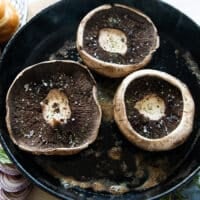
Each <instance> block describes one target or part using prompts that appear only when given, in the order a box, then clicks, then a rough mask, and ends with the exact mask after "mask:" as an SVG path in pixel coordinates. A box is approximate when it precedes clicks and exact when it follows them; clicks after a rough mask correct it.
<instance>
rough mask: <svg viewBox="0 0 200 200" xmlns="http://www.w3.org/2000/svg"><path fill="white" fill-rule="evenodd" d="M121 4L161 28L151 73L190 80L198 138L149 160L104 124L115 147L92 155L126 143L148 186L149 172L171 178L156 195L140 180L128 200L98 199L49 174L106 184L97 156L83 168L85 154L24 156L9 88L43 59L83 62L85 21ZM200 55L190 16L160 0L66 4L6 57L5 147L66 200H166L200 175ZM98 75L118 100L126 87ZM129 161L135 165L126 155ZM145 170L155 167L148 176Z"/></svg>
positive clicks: (1, 128)
mask: <svg viewBox="0 0 200 200" xmlns="http://www.w3.org/2000/svg"><path fill="white" fill-rule="evenodd" d="M116 2H117V3H123V4H127V5H130V6H134V7H136V8H138V9H140V10H142V11H143V12H145V13H146V14H147V15H149V16H150V17H151V19H152V20H153V21H154V23H155V25H156V26H157V28H158V32H159V35H160V37H161V45H160V48H159V49H158V51H157V52H156V53H155V55H154V57H153V59H152V61H151V63H149V65H148V66H147V68H154V69H158V70H162V71H166V72H168V73H170V74H172V75H174V76H176V77H178V78H179V79H181V80H182V81H184V82H185V83H186V84H187V85H188V87H189V88H190V90H191V93H192V95H193V97H194V100H195V104H196V113H195V123H194V130H193V133H192V135H191V137H190V138H189V139H188V141H187V142H186V143H185V144H184V145H182V146H181V147H179V148H177V149H175V150H173V151H170V152H162V153H149V152H145V151H142V150H140V149H138V148H136V147H134V146H133V145H131V144H129V143H128V142H127V141H126V140H124V138H122V137H121V135H120V134H118V132H119V130H118V129H117V127H116V125H115V124H114V123H113V122H105V120H103V123H102V126H101V128H100V134H99V135H100V136H101V137H103V139H104V141H109V142H103V143H102V142H99V140H97V142H95V143H94V145H92V146H91V147H90V149H93V150H94V151H95V150H96V149H97V148H98V147H101V149H106V150H109V149H110V148H111V147H112V146H113V142H116V141H118V140H119V141H121V143H122V146H123V148H124V149H125V152H126V153H127V155H128V157H130V156H132V160H133V162H132V163H133V164H129V165H130V167H132V168H133V169H134V170H136V171H137V169H138V168H143V169H144V171H145V173H144V174H145V176H144V177H143V179H142V180H143V181H144V180H145V181H148V180H150V179H151V178H152V177H151V170H149V167H151V169H152V167H154V169H161V170H162V173H161V174H159V176H162V175H163V178H162V177H161V179H160V180H159V181H158V182H160V184H158V185H155V186H154V185H152V187H150V188H149V189H145V190H139V191H136V188H137V187H139V186H140V184H141V185H142V183H144V182H142V181H141V180H140V181H139V182H137V183H138V184H136V185H134V186H133V189H132V191H131V192H128V193H126V194H124V195H121V196H115V195H111V194H106V193H96V192H92V191H91V190H83V189H80V188H76V187H75V188H73V187H72V188H65V185H63V184H62V182H61V181H60V180H59V179H58V178H55V176H54V175H53V174H52V173H51V172H50V171H49V170H48V169H49V168H51V169H54V170H56V171H58V172H59V173H61V174H63V176H69V175H73V176H74V177H77V178H79V175H81V173H83V174H84V176H87V178H88V179H92V180H93V179H94V178H96V177H98V178H99V177H100V175H99V174H97V173H96V171H97V169H96V168H95V167H94V166H96V164H97V163H96V162H98V160H96V159H95V158H94V157H90V158H89V159H85V162H84V163H83V162H82V160H83V159H81V156H82V154H80V155H76V156H71V157H56V156H52V157H49V156H47V157H46V156H33V155H30V154H28V153H25V152H23V151H21V150H19V149H18V148H17V147H16V146H15V145H14V144H13V143H12V142H11V141H10V138H9V136H8V133H7V129H6V125H5V96H6V92H7V90H8V87H9V85H10V84H11V82H12V81H13V79H14V78H15V76H16V75H17V73H19V72H20V71H21V70H22V69H24V68H25V67H27V66H29V65H31V64H34V63H37V62H40V61H43V60H48V59H73V60H78V59H79V57H78V54H77V52H76V49H75V39H76V38H75V36H76V30H77V27H78V24H79V22H80V20H81V19H82V17H83V16H84V15H85V14H86V13H87V12H88V11H90V10H91V9H93V8H95V7H97V6H99V5H102V4H104V3H116ZM64 44H65V45H64ZM63 45H64V46H63ZM199 49H200V29H199V27H198V26H197V25H196V24H194V23H193V22H192V21H191V20H190V19H188V18H187V17H186V16H184V15H183V14H182V13H180V12H179V11H177V10H175V9H173V8H172V7H170V6H168V5H166V4H164V3H162V2H160V1H156V0H152V1H146V0H140V1H136V0H135V1H134V0H132V1H130V0H125V1H120V0H118V1H117V0H115V1H109V0H107V1H101V2H99V1H97V0H93V1H89V0H77V1H61V2H59V3H57V4H55V5H53V6H51V7H50V8H48V9H46V10H44V11H42V12H41V13H40V14H39V15H37V16H36V17H34V18H33V19H32V20H31V21H30V22H29V23H28V24H27V25H25V26H24V27H23V28H22V29H21V30H20V31H19V32H18V33H17V34H16V35H15V37H14V38H13V39H12V40H11V41H10V42H9V44H8V45H7V47H6V49H5V51H4V54H3V56H2V60H1V64H0V72H1V73H0V113H1V115H0V138H1V142H2V144H3V146H4V148H5V150H6V151H7V153H8V155H9V156H10V158H11V159H12V160H13V162H14V163H15V164H16V165H17V166H18V168H19V169H20V170H21V171H22V172H23V173H24V174H25V175H26V176H27V177H29V178H30V179H31V180H32V181H33V182H34V183H35V184H37V185H38V186H40V187H41V188H43V189H45V190H46V191H48V192H50V193H52V194H54V195H56V196H57V197H60V198H62V199H116V200H120V199H123V200H124V199H137V200H140V199H141V200H143V199H155V198H158V197H161V196H163V195H165V194H167V193H168V192H170V191H172V190H174V189H176V188H177V187H179V186H180V185H182V184H183V183H185V182H187V181H189V180H190V179H191V178H192V176H193V175H194V174H195V173H196V172H197V171H198V170H199V168H200V151H199V149H200V138H199V135H200V130H199V128H200V121H199V120H198V119H199V118H200V105H199V104H200V98H199V94H200V72H199V71H200V69H199V67H198V66H199V65H200V54H199ZM66 51H67V52H68V53H67V54H64V53H63V52H66ZM94 76H95V77H96V80H97V84H98V87H99V90H101V89H102V88H107V89H106V91H104V93H105V94H104V95H107V96H106V97H107V98H108V99H109V100H110V101H112V98H113V95H114V93H113V91H115V89H116V87H117V86H118V84H119V82H120V81H121V80H120V79H116V80H115V81H113V80H112V81H111V80H109V79H108V78H104V77H101V76H98V75H96V74H94ZM105 85H106V87H105ZM107 86H108V87H107ZM106 132H109V133H110V134H109V136H108V134H107V135H105V133H106ZM116 133H117V134H116ZM115 134H116V135H117V136H116V135H115ZM138 157H140V158H141V160H143V162H141V164H140V165H139V166H136V165H135V164H134V163H136V159H137V158H138ZM87 158H88V157H87ZM124 159H125V160H126V159H127V158H126V156H125V158H124ZM101 160H103V161H104V162H107V163H108V161H107V160H106V156H103V157H102V158H101ZM30 161H31V162H30ZM80 163H81V165H82V166H83V167H82V169H81V170H79V166H80ZM127 163H128V161H127ZM115 164H116V163H115ZM118 164H119V163H118ZM132 165H133V166H132ZM72 166H73V168H72ZM112 166H113V163H112V162H111V163H109V164H108V166H107V168H108V169H107V168H104V169H103V168H102V170H103V171H102V172H104V176H106V177H109V174H106V173H107V171H109V168H112ZM144 166H147V169H145V167H144ZM88 168H89V169H90V170H89V171H91V172H92V173H89V174H87V170H86V169H88ZM72 169H73V170H72ZM66 171H67V172H66ZM117 171H118V170H117V169H116V174H115V176H118V174H117ZM78 172H79V173H78ZM109 178H110V177H109ZM111 178H112V177H111ZM137 178H138V177H136V179H137ZM116 181H118V180H116Z"/></svg>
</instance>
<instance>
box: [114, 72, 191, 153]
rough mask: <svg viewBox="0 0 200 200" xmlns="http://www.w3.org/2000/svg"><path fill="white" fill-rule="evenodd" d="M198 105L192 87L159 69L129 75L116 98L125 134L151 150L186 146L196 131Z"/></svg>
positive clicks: (118, 120) (116, 112)
mask: <svg viewBox="0 0 200 200" xmlns="http://www.w3.org/2000/svg"><path fill="white" fill-rule="evenodd" d="M194 112H195V104H194V101H193V98H192V96H191V94H190V91H189V89H188V87H187V86H186V85H185V84H184V83H182V82H181V81H180V80H178V79H177V78H175V77H173V76H172V75H169V74H167V73H165V72H161V71H157V70H140V71H137V72H134V73H132V74H130V75H129V76H127V77H126V78H125V79H124V80H123V81H122V83H121V85H120V86H119V88H118V90H117V92H116V95H115V97H114V119H115V121H116V123H117V125H118V127H119V129H120V130H121V133H122V134H124V136H125V137H126V138H127V139H128V140H129V141H130V142H132V143H133V144H135V145H136V146H138V147H140V148H142V149H144V150H148V151H165V150H170V149H174V148H176V147H178V146H179V145H181V144H183V143H184V142H185V141H186V139H187V138H188V136H189V135H190V133H191V132H192V129H193V120H194Z"/></svg>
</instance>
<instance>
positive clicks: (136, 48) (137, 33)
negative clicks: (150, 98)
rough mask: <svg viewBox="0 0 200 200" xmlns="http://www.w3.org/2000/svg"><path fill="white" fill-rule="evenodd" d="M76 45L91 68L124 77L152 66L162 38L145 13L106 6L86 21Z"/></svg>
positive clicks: (98, 9)
mask: <svg viewBox="0 0 200 200" xmlns="http://www.w3.org/2000/svg"><path fill="white" fill-rule="evenodd" d="M76 45H77V49H78V52H79V54H80V56H81V58H82V59H83V62H84V63H85V64H86V65H87V66H88V67H89V68H91V69H92V70H95V71H96V72H98V73H100V74H102V75H105V76H108V77H123V76H126V75H127V74H129V73H131V72H133V71H135V70H138V69H140V68H142V67H144V66H145V65H147V64H148V62H149V61H150V60H151V58H152V54H153V53H154V52H155V51H156V49H157V48H158V47H159V36H158V34H157V29H156V27H155V25H154V24H153V22H152V21H151V19H150V18H149V17H148V16H146V15H145V14H144V13H142V12H140V11H138V10H136V9H135V8H132V7H128V6H125V5H121V4H113V5H109V4H105V5H102V6H100V7H97V8H95V9H94V10H92V11H90V12H89V13H88V14H87V15H86V16H85V17H84V18H83V19H82V21H81V22H80V24H79V27H78V31H77V42H76Z"/></svg>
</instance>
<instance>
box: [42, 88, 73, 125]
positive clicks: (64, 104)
mask: <svg viewBox="0 0 200 200" xmlns="http://www.w3.org/2000/svg"><path fill="white" fill-rule="evenodd" d="M40 105H41V108H42V113H43V117H44V119H45V121H46V122H47V123H48V124H49V125H50V126H52V127H55V126H56V125H59V124H60V125H61V124H66V123H67V120H68V119H69V118H70V117H71V109H70V106H69V100H68V98H67V96H66V95H65V93H64V92H62V91H60V90H58V89H52V90H50V91H49V93H48V95H47V96H46V98H45V99H44V100H43V101H42V102H40Z"/></svg>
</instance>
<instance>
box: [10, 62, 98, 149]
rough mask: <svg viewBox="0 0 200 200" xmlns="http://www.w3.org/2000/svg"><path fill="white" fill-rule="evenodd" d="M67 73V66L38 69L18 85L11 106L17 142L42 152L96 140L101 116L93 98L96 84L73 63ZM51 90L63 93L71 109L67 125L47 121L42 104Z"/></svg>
mask: <svg viewBox="0 0 200 200" xmlns="http://www.w3.org/2000/svg"><path fill="white" fill-rule="evenodd" d="M55 65H56V64H55ZM55 67H56V68H55ZM64 67H65V68H64ZM38 68H39V69H38ZM59 68H60V69H59ZM55 69H56V70H55ZM37 70H38V71H37ZM56 71H57V72H56ZM66 71H67V70H66V66H59V65H58V66H54V67H53V68H52V67H50V66H48V65H47V66H43V67H35V68H33V69H31V70H29V71H26V72H25V73H24V76H25V78H22V77H20V78H19V79H20V80H18V81H17V82H16V83H15V85H14V87H13V88H12V90H11V93H10V98H9V102H8V105H9V107H10V123H11V127H12V133H13V135H14V138H15V140H16V141H18V142H20V143H24V144H26V145H28V146H30V147H31V146H33V147H38V148H41V149H43V148H59V147H65V148H70V147H77V146H79V145H81V144H84V143H86V142H87V141H88V140H90V139H91V138H93V135H92V134H94V133H93V132H94V131H93V129H94V127H96V123H97V122H96V119H97V116H98V115H99V111H98V107H97V105H96V102H95V101H94V97H93V86H94V82H93V80H92V79H91V78H90V77H89V76H88V74H87V72H86V70H83V69H80V67H77V66H76V65H74V64H71V70H68V71H69V72H67V73H65V72H66ZM51 89H59V90H60V91H62V92H63V93H64V94H65V95H66V96H67V98H68V100H69V106H70V109H71V116H70V118H69V119H68V120H67V123H66V124H60V125H57V126H55V127H52V126H50V125H49V124H48V123H47V122H46V121H45V120H44V118H43V114H42V109H41V105H40V103H41V102H42V101H43V100H44V99H45V97H46V96H47V95H48V93H49V91H50V90H51Z"/></svg>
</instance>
